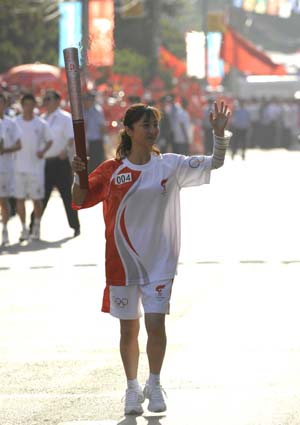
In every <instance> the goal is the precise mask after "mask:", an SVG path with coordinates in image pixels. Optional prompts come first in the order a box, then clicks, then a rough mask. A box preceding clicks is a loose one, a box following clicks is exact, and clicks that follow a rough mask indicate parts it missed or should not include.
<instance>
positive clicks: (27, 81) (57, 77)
mask: <svg viewBox="0 0 300 425" xmlns="http://www.w3.org/2000/svg"><path fill="white" fill-rule="evenodd" d="M2 77H3V80H4V81H5V82H6V83H7V84H17V85H20V86H38V85H41V84H43V85H44V84H45V83H46V84H49V85H51V84H55V83H58V82H61V79H62V75H61V70H60V68H58V67H56V66H53V65H48V64H45V63H33V64H24V65H18V66H14V67H13V68H10V69H9V70H8V71H7V72H6V73H4V74H2Z"/></svg>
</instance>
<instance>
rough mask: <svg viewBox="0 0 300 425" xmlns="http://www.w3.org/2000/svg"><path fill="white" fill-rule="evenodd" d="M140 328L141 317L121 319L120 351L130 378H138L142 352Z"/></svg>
mask: <svg viewBox="0 0 300 425" xmlns="http://www.w3.org/2000/svg"><path fill="white" fill-rule="evenodd" d="M139 330H140V321H139V319H134V320H120V331H121V338H120V353H121V358H122V362H123V366H124V370H125V374H126V377H127V379H128V380H132V379H136V378H137V370H138V363H139V354H140V350H139V343H138V335H139Z"/></svg>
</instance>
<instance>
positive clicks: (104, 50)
mask: <svg viewBox="0 0 300 425" xmlns="http://www.w3.org/2000/svg"><path fill="white" fill-rule="evenodd" d="M88 4H89V9H88V13H89V48H88V64H89V65H95V66H112V65H113V62H114V49H113V47H114V42H113V41H114V40H113V30H114V2H113V0H90V1H89V3H88Z"/></svg>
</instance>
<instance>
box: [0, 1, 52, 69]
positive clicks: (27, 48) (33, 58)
mask: <svg viewBox="0 0 300 425" xmlns="http://www.w3.org/2000/svg"><path fill="white" fill-rule="evenodd" d="M46 6H47V9H46ZM49 7H50V9H49ZM56 7H57V3H56V1H55V2H54V1H52V0H51V1H50V0H45V1H44V2H35V1H26V2H24V1H23V0H14V1H11V0H0V58H1V60H0V72H5V71H7V70H8V69H9V68H11V67H12V66H16V65H21V64H23V63H34V62H37V61H38V62H42V63H49V64H51V65H57V61H58V52H57V50H58V49H57V45H58V17H57V16H56V15H55V14H54V15H52V16H54V19H49V16H48V15H47V10H50V11H53V10H54V11H55V8H56ZM51 8H52V9H51ZM55 16H56V17H55ZM50 17H51V16H50Z"/></svg>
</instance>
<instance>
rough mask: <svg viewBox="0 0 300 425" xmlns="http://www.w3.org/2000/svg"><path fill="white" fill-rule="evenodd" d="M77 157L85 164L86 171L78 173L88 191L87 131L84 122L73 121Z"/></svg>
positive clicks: (82, 184)
mask: <svg viewBox="0 0 300 425" xmlns="http://www.w3.org/2000/svg"><path fill="white" fill-rule="evenodd" d="M73 130H74V140H75V150H76V155H78V156H79V158H81V160H82V161H83V162H84V163H85V170H83V171H80V172H79V173H78V176H79V184H80V187H81V188H82V189H88V187H89V183H88V173H87V157H86V145H85V129H84V121H83V120H73Z"/></svg>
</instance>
